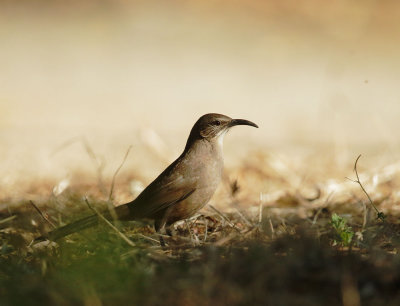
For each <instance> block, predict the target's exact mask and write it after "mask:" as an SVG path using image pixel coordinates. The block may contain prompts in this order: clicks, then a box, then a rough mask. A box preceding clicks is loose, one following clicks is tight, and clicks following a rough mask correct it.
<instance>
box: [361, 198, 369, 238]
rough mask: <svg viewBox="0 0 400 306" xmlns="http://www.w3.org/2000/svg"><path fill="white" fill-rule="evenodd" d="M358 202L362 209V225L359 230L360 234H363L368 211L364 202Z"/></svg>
mask: <svg viewBox="0 0 400 306" xmlns="http://www.w3.org/2000/svg"><path fill="white" fill-rule="evenodd" d="M360 202H361V205H362V207H363V209H364V214H363V215H364V216H363V225H362V228H361V233H362V232H364V230H365V227H366V226H367V213H368V211H367V205H365V203H364V201H360Z"/></svg>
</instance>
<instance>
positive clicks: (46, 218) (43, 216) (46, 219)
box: [29, 200, 57, 228]
mask: <svg viewBox="0 0 400 306" xmlns="http://www.w3.org/2000/svg"><path fill="white" fill-rule="evenodd" d="M29 203H30V204H31V205H32V206H33V208H35V210H36V211H37V212H38V213H39V215H41V216H42V218H43V219H44V220H45V221H46V222H47V223H49V224H50V225H51V226H52V227H53V228H56V227H57V226H55V224H54V223H53V222H51V221H50V219H49V218H48V217H47V216H45V215H44V214H43V213H42V211H41V210H40V209H39V208H38V207H37V206H36V205H35V203H33V201H32V200H30V201H29Z"/></svg>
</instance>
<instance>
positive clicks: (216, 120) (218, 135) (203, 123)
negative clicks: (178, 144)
mask: <svg viewBox="0 0 400 306" xmlns="http://www.w3.org/2000/svg"><path fill="white" fill-rule="evenodd" d="M236 125H250V126H254V127H256V128H258V126H257V124H255V123H253V122H251V121H249V120H245V119H232V118H230V117H228V116H225V115H221V114H214V113H211V114H205V115H203V116H201V117H200V118H199V120H197V122H196V123H195V124H194V126H193V128H192V131H191V132H190V135H189V139H188V145H189V143H190V142H192V141H194V140H197V139H206V140H210V141H211V140H219V141H221V142H222V139H223V136H224V135H225V133H226V132H227V131H228V130H229V129H230V128H231V127H233V126H236Z"/></svg>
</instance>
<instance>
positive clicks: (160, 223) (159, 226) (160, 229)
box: [154, 208, 172, 247]
mask: <svg viewBox="0 0 400 306" xmlns="http://www.w3.org/2000/svg"><path fill="white" fill-rule="evenodd" d="M169 212H170V208H168V209H166V210H165V212H164V213H163V214H162V217H161V218H159V219H156V220H155V222H154V227H155V229H156V232H157V233H158V234H160V245H161V246H162V247H165V241H164V237H163V236H162V235H165V234H168V235H169V236H172V235H171V230H170V228H169V226H168V227H167V228H166V226H165V225H166V223H167V219H168V215H169Z"/></svg>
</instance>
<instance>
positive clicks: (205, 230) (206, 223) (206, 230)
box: [203, 218, 208, 243]
mask: <svg viewBox="0 0 400 306" xmlns="http://www.w3.org/2000/svg"><path fill="white" fill-rule="evenodd" d="M204 220H205V222H204V223H205V229H204V240H203V242H204V243H205V242H206V240H207V232H208V220H207V218H204Z"/></svg>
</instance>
